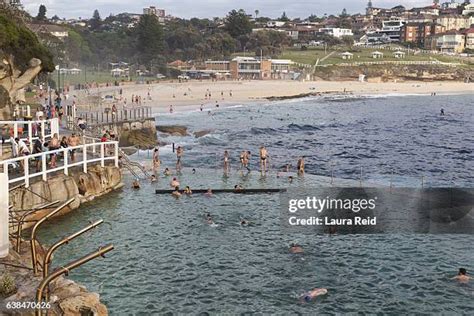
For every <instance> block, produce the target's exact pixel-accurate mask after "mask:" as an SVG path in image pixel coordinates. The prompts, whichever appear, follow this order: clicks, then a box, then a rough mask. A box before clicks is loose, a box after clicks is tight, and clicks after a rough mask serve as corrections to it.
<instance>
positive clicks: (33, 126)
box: [0, 118, 59, 151]
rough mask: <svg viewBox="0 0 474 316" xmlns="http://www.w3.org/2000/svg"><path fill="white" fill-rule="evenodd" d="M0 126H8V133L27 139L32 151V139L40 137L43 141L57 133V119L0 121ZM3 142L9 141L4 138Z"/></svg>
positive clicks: (14, 136)
mask: <svg viewBox="0 0 474 316" xmlns="http://www.w3.org/2000/svg"><path fill="white" fill-rule="evenodd" d="M0 128H8V129H9V131H8V132H9V135H10V136H12V137H13V138H17V137H18V138H19V139H22V140H28V141H29V146H30V151H33V141H34V140H36V139H38V138H40V139H41V142H42V143H44V142H45V141H46V140H47V139H51V138H53V135H54V134H58V135H59V119H58V118H53V119H50V120H39V121H0ZM5 143H10V139H5Z"/></svg>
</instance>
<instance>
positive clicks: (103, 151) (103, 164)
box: [94, 143, 105, 167]
mask: <svg viewBox="0 0 474 316" xmlns="http://www.w3.org/2000/svg"><path fill="white" fill-rule="evenodd" d="M94 147H95V146H94ZM104 157H105V144H104V143H100V166H101V167H104V166H105V163H104Z"/></svg>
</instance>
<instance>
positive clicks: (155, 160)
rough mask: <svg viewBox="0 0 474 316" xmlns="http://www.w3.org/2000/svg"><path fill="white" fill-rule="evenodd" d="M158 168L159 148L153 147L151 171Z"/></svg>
mask: <svg viewBox="0 0 474 316" xmlns="http://www.w3.org/2000/svg"><path fill="white" fill-rule="evenodd" d="M159 169H160V151H159V148H158V147H157V148H155V150H154V151H153V172H156V170H159Z"/></svg>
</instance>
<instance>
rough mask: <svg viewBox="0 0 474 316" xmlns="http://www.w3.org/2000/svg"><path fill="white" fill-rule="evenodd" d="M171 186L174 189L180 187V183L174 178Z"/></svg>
mask: <svg viewBox="0 0 474 316" xmlns="http://www.w3.org/2000/svg"><path fill="white" fill-rule="evenodd" d="M170 186H171V187H172V188H175V187H179V181H178V179H176V178H173V180H171V182H170Z"/></svg>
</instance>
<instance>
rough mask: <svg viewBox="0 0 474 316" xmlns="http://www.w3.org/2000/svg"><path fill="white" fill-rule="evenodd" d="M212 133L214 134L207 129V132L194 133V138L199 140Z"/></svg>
mask: <svg viewBox="0 0 474 316" xmlns="http://www.w3.org/2000/svg"><path fill="white" fill-rule="evenodd" d="M210 133H212V130H210V129H205V130H202V131H197V132H194V133H193V134H194V137H196V138H199V137H203V136H206V135H207V134H210Z"/></svg>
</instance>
